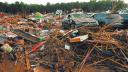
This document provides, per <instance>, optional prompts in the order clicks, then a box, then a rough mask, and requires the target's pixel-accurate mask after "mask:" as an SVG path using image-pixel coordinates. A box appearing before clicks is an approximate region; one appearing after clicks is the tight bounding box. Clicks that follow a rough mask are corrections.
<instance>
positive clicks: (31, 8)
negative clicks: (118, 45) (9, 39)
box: [0, 0, 126, 14]
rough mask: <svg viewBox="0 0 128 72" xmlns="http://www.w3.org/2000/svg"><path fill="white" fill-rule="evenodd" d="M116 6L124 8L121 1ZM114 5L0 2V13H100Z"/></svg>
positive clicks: (94, 0) (108, 0)
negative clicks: (74, 10)
mask: <svg viewBox="0 0 128 72" xmlns="http://www.w3.org/2000/svg"><path fill="white" fill-rule="evenodd" d="M115 3H116V4H115V5H117V10H118V9H122V8H123V7H125V5H126V4H125V3H124V2H123V1H122V0H118V1H117V2H115ZM113 5H114V1H111V0H99V1H97V0H90V2H71V3H56V4H50V3H47V4H46V5H42V4H40V5H38V4H25V3H23V2H15V3H12V4H8V3H7V2H5V3H2V2H0V12H6V13H11V14H17V13H32V12H41V13H45V12H47V13H49V12H55V11H56V10H58V9H59V10H63V11H68V12H71V10H72V9H77V8H81V9H82V10H83V11H85V12H100V11H106V10H111V9H112V7H113Z"/></svg>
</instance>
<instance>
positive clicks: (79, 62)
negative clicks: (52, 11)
mask: <svg viewBox="0 0 128 72" xmlns="http://www.w3.org/2000/svg"><path fill="white" fill-rule="evenodd" d="M39 15H40V14H39ZM3 17H4V18H3V19H2V18H0V25H1V26H0V33H1V34H0V66H2V65H3V63H4V62H6V61H7V62H8V61H10V63H11V64H12V65H13V66H14V67H16V69H15V68H14V70H12V72H20V67H21V66H22V68H23V69H22V70H23V72H25V71H28V72H31V71H34V72H38V71H37V70H38V68H39V70H44V71H45V70H46V71H45V72H50V71H51V72H85V71H86V70H84V68H87V69H88V68H91V67H99V66H102V67H107V69H110V70H114V71H116V70H120V71H127V70H128V64H127V63H128V53H127V51H128V49H127V48H128V45H127V43H128V30H127V29H125V30H124V29H121V30H117V29H111V28H112V27H111V26H103V27H85V26H82V27H79V28H72V29H68V30H63V29H61V27H60V26H61V25H58V24H59V23H57V22H58V20H57V21H56V20H55V18H54V17H53V18H54V20H48V21H46V19H43V20H42V21H41V19H40V18H44V17H42V15H41V17H40V16H39V21H38V20H30V19H28V18H27V19H26V18H21V17H20V16H18V17H16V18H15V17H13V18H14V19H15V20H14V19H13V21H15V23H14V22H10V21H9V20H8V19H10V17H9V16H8V15H6V16H3ZM11 21H12V18H11ZM40 21H41V22H40ZM60 21H61V20H60ZM56 23H57V24H56ZM55 27H57V28H55ZM7 65H9V64H7ZM5 67H6V66H5ZM8 68H11V66H10V67H8ZM40 68H41V69H40ZM0 71H2V72H4V70H3V69H1V68H0ZM90 71H91V70H90ZM10 72H11V71H10ZM39 72H41V71H39Z"/></svg>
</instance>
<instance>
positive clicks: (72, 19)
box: [62, 13, 99, 29]
mask: <svg viewBox="0 0 128 72" xmlns="http://www.w3.org/2000/svg"><path fill="white" fill-rule="evenodd" d="M98 25H99V23H98V22H97V20H95V19H94V18H91V17H88V16H86V14H84V13H71V14H69V15H67V16H66V17H65V18H64V19H63V20H62V27H63V28H64V29H70V28H78V27H81V26H88V27H93V26H94V27H95V26H98Z"/></svg>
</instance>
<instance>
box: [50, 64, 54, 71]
mask: <svg viewBox="0 0 128 72" xmlns="http://www.w3.org/2000/svg"><path fill="white" fill-rule="evenodd" d="M50 72H55V64H51V65H50Z"/></svg>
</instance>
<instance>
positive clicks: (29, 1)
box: [0, 0, 128, 4]
mask: <svg viewBox="0 0 128 72" xmlns="http://www.w3.org/2000/svg"><path fill="white" fill-rule="evenodd" d="M15 1H19V2H21V1H22V2H24V3H27V4H46V3H47V2H50V3H52V4H55V3H62V2H64V3H67V2H76V1H79V2H88V1H90V0H0V2H8V3H14V2H15ZM124 1H125V2H126V3H128V0H124Z"/></svg>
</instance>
